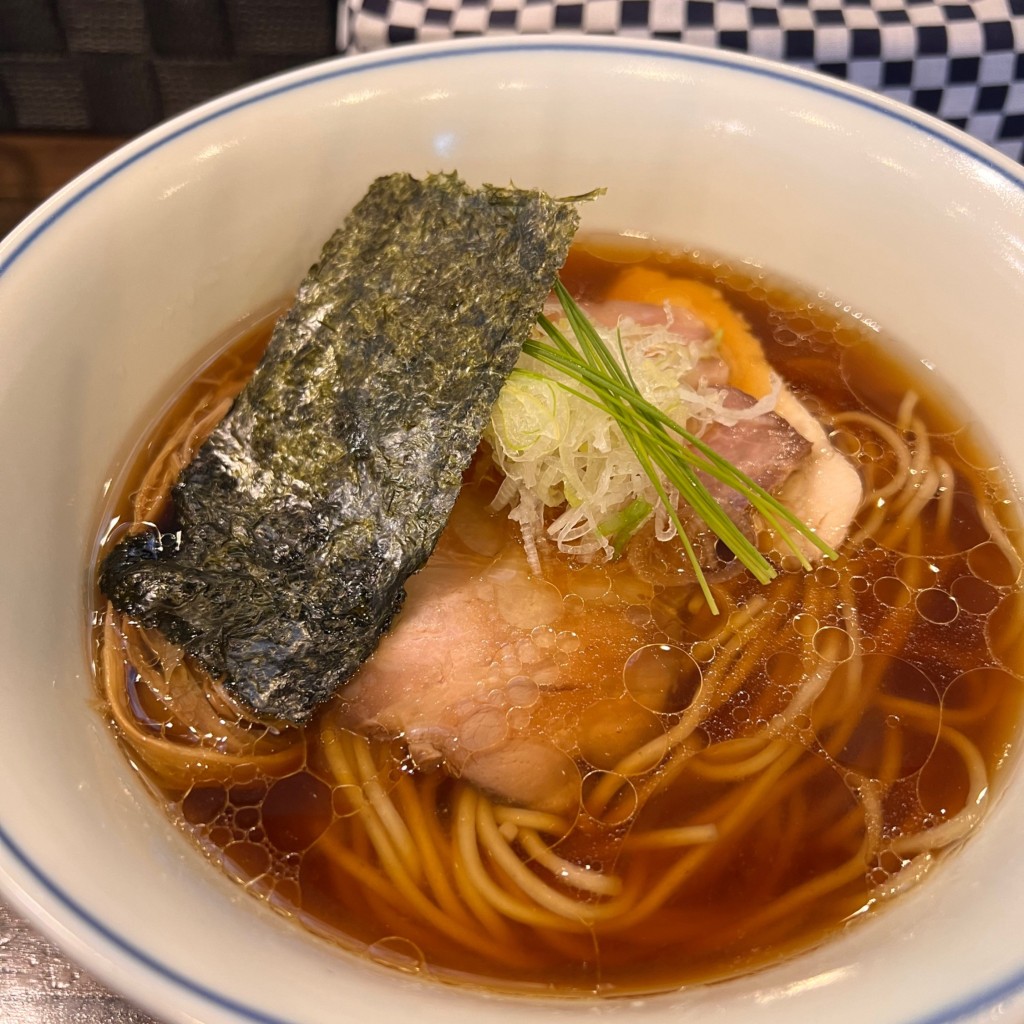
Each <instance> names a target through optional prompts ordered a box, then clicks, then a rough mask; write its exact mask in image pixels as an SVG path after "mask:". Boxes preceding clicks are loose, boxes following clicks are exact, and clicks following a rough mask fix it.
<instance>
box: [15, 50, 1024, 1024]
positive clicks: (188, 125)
mask: <svg viewBox="0 0 1024 1024" xmlns="http://www.w3.org/2000/svg"><path fill="white" fill-rule="evenodd" d="M549 51H566V52H573V53H580V52H583V53H588V52H589V53H601V54H611V55H618V56H622V57H635V56H637V55H642V56H644V57H645V58H653V59H658V60H668V61H673V62H679V63H690V64H704V65H709V66H713V67H723V68H729V69H730V70H732V71H737V72H741V73H744V74H749V75H753V76H755V77H760V78H768V79H774V80H777V81H782V82H785V83H787V84H789V85H792V86H796V87H798V88H802V89H809V90H811V91H812V92H819V93H823V94H825V95H828V96H832V97H834V98H836V99H839V100H841V101H842V102H844V103H850V104H853V105H854V106H859V107H863V108H865V109H868V110H872V111H874V112H875V113H878V114H881V115H882V116H883V117H885V118H887V119H889V120H893V121H896V122H899V123H902V124H904V125H906V126H907V127H909V128H911V129H913V130H914V131H916V132H920V133H922V134H924V135H926V136H929V137H931V138H933V139H936V140H938V141H940V142H942V143H943V144H944V145H946V146H949V147H950V148H951V149H953V150H955V151H957V152H959V153H961V154H963V155H965V156H968V157H970V159H971V160H972V161H973V162H975V163H976V164H980V165H982V166H984V167H986V168H987V169H988V170H990V171H992V172H994V173H995V174H996V175H997V176H998V177H1000V178H1002V179H1003V180H1004V181H1006V182H1007V183H1008V184H1010V185H1013V186H1015V187H1016V188H1017V189H1020V190H1022V191H1024V169H1022V168H1020V167H1018V166H1017V165H1015V164H1013V163H1012V162H1011V161H1010V160H1009V158H1004V157H1002V156H1001V155H999V154H998V153H996V152H995V151H990V150H989V149H988V148H987V147H985V146H983V145H982V144H981V143H978V142H975V141H974V140H972V139H971V138H970V137H969V136H967V135H966V134H963V133H961V132H958V131H957V130H956V129H953V128H950V127H947V126H945V125H944V124H943V123H942V122H941V121H938V120H935V119H933V118H928V117H926V116H924V115H920V114H917V112H916V111H914V110H913V109H912V108H910V107H906V108H903V107H901V105H899V104H897V103H895V102H894V101H891V100H887V99H885V98H884V97H881V96H877V95H875V94H873V93H870V92H868V91H867V90H864V89H859V88H857V87H855V86H850V85H849V84H847V83H840V82H838V81H836V82H832V81H830V80H829V79H827V78H824V77H821V76H816V75H813V74H809V73H807V72H802V71H800V70H797V69H794V68H790V67H787V66H785V65H782V64H776V63H773V62H770V61H764V60H757V59H754V58H748V57H742V58H736V57H733V58H730V57H729V56H728V55H721V54H717V53H715V52H714V51H707V52H700V51H696V50H694V49H692V48H688V47H686V46H682V45H678V44H661V45H659V44H656V43H643V42H634V43H623V42H621V41H616V40H613V39H609V40H604V41H601V40H591V39H583V38H581V37H570V38H562V39H560V38H557V37H540V36H537V37H532V38H530V39H529V40H524V39H515V40H511V41H507V42H505V41H501V42H495V41H489V42H483V43H479V42H477V43H465V42H462V43H451V42H449V43H444V44H440V45H434V46H432V45H425V46H424V45H420V46H414V47H409V48H408V49H404V50H398V51H384V53H383V55H381V54H373V55H368V57H367V58H366V59H360V58H351V57H350V58H335V59H333V60H331V61H329V62H327V63H326V70H322V71H317V70H315V68H316V67H317V66H316V65H314V70H310V69H298V70H296V71H292V72H287V73H285V74H283V75H280V76H277V77H275V78H272V79H269V80H268V82H267V83H266V84H256V85H253V86H249V87H247V88H244V89H242V90H240V91H241V93H242V94H243V95H242V97H241V98H239V99H237V100H235V101H233V102H226V103H225V105H224V106H223V107H218V109H215V110H212V111H210V112H208V113H205V114H203V113H202V111H203V110H206V109H207V107H208V106H209V104H206V105H204V106H201V107H199V108H198V109H197V111H195V112H187V113H185V114H182V115H180V116H179V117H178V118H176V119H173V120H172V121H170V122H169V124H168V126H167V134H164V135H160V137H159V138H157V139H155V140H154V141H153V142H151V143H149V144H148V145H145V146H143V148H141V149H140V150H139V151H138V152H136V153H133V154H131V155H130V156H128V157H126V158H124V159H122V160H121V161H120V162H119V163H116V164H115V165H114V166H112V167H110V168H109V169H108V170H106V171H105V172H104V173H103V174H101V175H100V176H99V177H97V178H96V180H95V181H92V182H90V183H89V184H88V185H86V186H85V187H83V188H81V189H80V190H79V191H77V192H75V193H74V194H73V195H71V196H70V197H69V198H68V199H67V200H65V201H64V202H63V203H61V202H59V201H58V202H57V205H56V206H55V208H54V209H53V210H52V211H50V212H49V213H47V214H46V215H45V216H44V218H43V219H42V220H41V222H40V223H39V224H37V225H36V226H35V227H34V228H33V229H32V230H31V231H30V232H29V234H28V235H27V236H26V237H25V238H24V239H23V240H22V241H21V242H19V243H18V244H17V245H16V246H14V248H13V249H12V251H11V252H10V253H9V254H8V255H7V256H5V257H4V258H3V259H0V277H2V276H3V275H4V274H5V273H6V272H7V271H8V270H9V269H10V268H11V267H12V266H13V265H14V264H15V262H16V261H17V260H18V259H20V258H21V256H23V255H24V254H25V253H26V252H27V251H28V249H29V248H30V247H31V246H32V244H33V243H34V242H35V241H36V239H38V238H39V237H40V236H41V235H43V234H44V233H45V232H46V231H47V230H49V228H51V227H52V226H53V225H54V224H55V223H57V222H58V221H59V220H60V219H61V218H62V217H64V216H65V215H66V214H67V213H68V212H70V211H71V210H72V209H74V208H75V207H76V206H78V205H79V204H80V203H81V202H82V201H83V200H84V199H86V198H87V197H88V196H90V195H91V194H92V193H94V192H96V191H98V190H99V189H100V188H101V187H102V186H103V185H105V184H106V183H107V182H108V181H110V180H112V179H113V178H115V177H116V176H117V175H118V174H120V173H121V172H122V171H124V170H126V169H127V168H129V167H131V166H132V165H133V164H135V163H138V162H139V161H140V160H142V159H144V158H145V157H148V156H150V155H151V154H153V153H155V152H157V151H158V150H159V149H161V148H162V147H163V146H165V145H167V144H168V143H170V142H173V141H174V140H175V139H178V138H180V137H182V136H184V135H187V134H188V133H189V132H192V131H194V130H196V129H197V128H200V127H202V126H203V125H206V124H209V123H211V122H213V121H216V120H218V119H219V118H221V117H224V116H226V115H228V114H231V113H233V112H235V111H237V110H240V109H243V108H245V107H249V106H253V105H255V104H257V103H263V102H265V101H267V100H272V99H274V98H275V97H277V96H281V95H284V94H287V93H290V92H294V91H296V90H298V89H304V88H308V87H310V86H316V85H319V84H321V83H323V82H325V81H330V80H332V79H339V78H347V77H350V76H353V75H359V74H363V73H367V72H369V73H373V72H376V71H378V70H379V69H381V68H385V67H394V66H398V65H402V64H416V63H422V62H425V61H436V60H453V59H466V58H470V57H476V56H481V55H491V54H495V53H520V54H523V53H525V54H531V53H540V52H549ZM275 83H276V84H275ZM211 103H213V104H214V105H216V104H217V103H218V101H216V100H213V101H211ZM179 121H183V122H184V123H182V124H180V125H178V126H177V127H175V125H176V124H177V123H178V122H179ZM152 131H153V132H155V133H160V132H161V131H162V129H161V128H155V129H153V130H152ZM143 138H145V136H143ZM111 159H116V157H113V158H111ZM87 173H88V172H87ZM2 245H3V243H2V240H0V248H2ZM0 846H2V847H4V848H5V849H6V850H7V851H8V852H9V853H10V854H11V855H12V857H13V858H14V860H15V861H16V862H17V863H19V864H20V865H21V866H22V867H23V868H24V869H25V870H26V871H27V872H28V873H29V874H30V875H31V876H32V877H33V878H34V879H35V880H36V881H37V882H38V883H39V884H40V886H42V888H43V889H44V891H46V892H47V893H48V894H49V895H50V896H52V897H53V898H54V899H55V900H56V901H57V902H58V903H60V904H61V905H63V906H64V907H65V908H66V909H67V910H69V911H70V912H71V913H72V914H73V915H74V916H75V917H77V918H78V919H79V920H80V921H82V922H83V923H84V924H85V925H87V926H88V927H89V928H90V929H92V930H93V931H95V932H96V933H97V934H99V935H100V936H102V937H103V939H105V940H106V941H107V942H109V943H110V944H111V945H112V946H114V947H116V948H117V949H119V950H121V951H122V952H123V953H126V954H127V955H128V956H129V957H130V958H131V959H133V960H134V961H136V962H137V963H138V964H140V965H141V966H143V967H144V968H146V969H147V970H149V971H152V972H154V973H155V974H157V975H159V976H160V977H162V978H163V979H165V980H166V981H170V982H172V983H174V984H175V985H177V986H180V987H181V988H183V989H184V990H186V991H187V992H189V993H190V994H191V995H193V996H199V997H201V998H202V999H204V1000H206V1001H208V1002H209V1003H210V1004H211V1005H213V1006H216V1007H217V1008H219V1009H221V1010H227V1011H229V1012H230V1013H233V1014H236V1015H239V1016H240V1018H241V1019H243V1020H245V1021H249V1022H252V1024H294V1021H289V1020H287V1019H285V1018H281V1017H276V1016H270V1015H268V1014H266V1013H264V1012H263V1011H261V1010H259V1009H256V1008H253V1007H251V1006H246V1005H244V1004H242V1003H237V1002H235V1001H234V1000H232V999H230V998H229V997H227V996H225V995H223V994H221V993H219V992H216V991H214V990H212V989H208V988H206V987H204V986H202V985H199V984H197V983H196V982H194V981H192V980H191V979H190V978H186V977H184V976H182V975H181V974H179V973H178V972H177V971H175V970H174V969H173V968H171V967H168V966H167V965H166V964H164V963H161V962H160V961H158V960H155V959H154V958H152V957H150V956H149V955H148V954H147V953H145V952H144V951H143V950H141V949H139V948H137V947H136V946H135V945H133V944H132V943H131V942H129V941H128V940H127V939H125V938H123V937H122V936H120V935H119V934H118V933H117V932H115V931H114V930H112V929H111V928H109V927H108V926H107V925H105V924H104V923H103V922H102V921H101V920H99V919H98V918H96V917H95V916H94V915H93V914H92V913H91V912H90V911H88V910H87V909H86V908H85V907H83V906H82V905H81V904H79V903H78V902H77V901H76V900H75V899H74V897H72V896H71V895H70V894H69V893H67V892H65V891H64V890H63V889H62V888H61V887H60V886H59V885H58V884H57V883H56V882H55V881H54V880H53V879H51V878H50V877H49V876H48V875H47V874H46V873H45V872H43V871H42V870H41V869H40V868H39V867H38V866H37V865H36V864H35V863H34V862H33V861H32V860H31V858H30V857H29V856H28V855H27V854H26V853H25V852H24V851H23V850H22V849H21V847H20V846H19V844H18V843H17V842H16V841H15V839H14V838H13V837H12V836H11V835H10V834H9V833H8V832H7V830H6V829H4V828H3V827H2V826H0ZM1022 991H1024V965H1022V967H1021V969H1020V970H1019V971H1017V972H1016V973H1014V974H1012V975H1010V976H1009V977H1007V978H1005V979H1003V980H1002V981H1000V982H998V983H996V984H993V985H991V986H990V987H988V988H986V989H983V990H982V991H980V992H978V993H975V994H974V995H972V996H969V997H967V998H965V999H963V1000H961V1001H959V1002H956V1003H953V1004H951V1005H949V1006H947V1007H945V1008H943V1009H941V1010H939V1011H937V1012H936V1013H933V1014H929V1015H928V1016H925V1017H917V1018H913V1019H911V1020H908V1021H907V1022H906V1024H955V1022H956V1021H962V1020H964V1019H965V1018H968V1017H971V1016H973V1015H974V1014H977V1013H979V1012H980V1011H982V1010H984V1009H986V1008H988V1007H991V1006H992V1005H993V1004H996V1003H998V1002H1000V1001H1002V1000H1004V999H1007V998H1009V997H1011V996H1014V995H1017V994H1019V993H1021V992H1022Z"/></svg>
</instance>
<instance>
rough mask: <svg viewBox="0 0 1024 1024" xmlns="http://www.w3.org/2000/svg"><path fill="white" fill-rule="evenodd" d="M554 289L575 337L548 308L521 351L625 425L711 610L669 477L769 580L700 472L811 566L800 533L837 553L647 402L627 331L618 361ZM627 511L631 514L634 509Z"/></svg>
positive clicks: (617, 528)
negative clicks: (537, 332) (743, 502)
mask: <svg viewBox="0 0 1024 1024" xmlns="http://www.w3.org/2000/svg"><path fill="white" fill-rule="evenodd" d="M555 294H556V296H557V297H558V301H559V302H560V303H561V306H562V309H563V311H564V312H565V317H566V320H567V321H568V323H569V327H570V329H571V331H572V334H573V336H574V338H575V342H576V343H575V344H573V343H572V341H570V340H569V338H568V337H566V335H565V334H564V333H563V332H562V331H561V330H560V329H559V328H558V327H557V326H556V325H555V324H554V323H552V321H551V320H550V319H548V317H546V316H545V315H544V314H543V313H542V314H541V315H540V316H539V317H538V323H539V325H540V327H541V329H542V330H543V332H544V334H545V335H546V336H547V338H548V340H549V342H550V344H549V343H548V342H545V341H542V340H537V339H531V340H529V341H528V342H527V343H526V345H525V346H524V347H523V351H524V352H525V353H526V354H527V355H529V356H532V357H533V358H534V359H536V360H537V361H538V362H540V363H542V364H544V365H545V366H547V367H549V368H551V369H553V370H558V371H560V372H561V373H562V374H564V375H565V376H566V377H568V378H570V380H572V381H575V382H576V383H577V384H579V385H581V389H577V388H576V387H573V386H572V384H570V383H568V382H566V381H563V380H556V381H555V382H556V383H557V384H558V385H559V386H560V387H561V388H563V389H564V390H565V391H567V392H568V393H569V394H572V395H575V396H576V397H577V398H580V399H582V400H583V401H585V402H588V403H590V404H591V405H594V406H596V407H597V408H599V409H602V410H604V411H605V412H606V413H607V414H608V415H610V416H611V417H612V418H613V419H614V420H615V421H616V423H617V424H618V425H619V428H620V429H621V430H622V433H623V435H624V436H625V438H626V441H627V442H628V444H629V446H630V447H631V448H632V449H633V452H634V453H635V454H636V457H637V460H638V461H639V463H640V465H641V466H642V467H643V470H644V473H645V474H646V475H647V477H648V478H649V479H650V481H651V485H652V487H653V488H654V491H655V493H656V494H657V495H658V499H659V501H660V502H661V504H662V506H663V507H664V509H665V512H666V514H667V515H668V517H669V519H670V520H671V522H672V525H673V526H674V527H675V529H676V532H677V533H678V535H679V539H680V542H681V543H682V545H683V549H684V551H685V552H686V557H687V560H688V561H689V563H690V565H691V567H692V568H693V571H694V573H695V575H696V577H697V582H698V584H699V585H700V588H701V591H702V592H703V594H704V597H705V599H706V600H707V602H708V606H709V607H710V609H711V610H712V612H714V613H715V614H718V606H717V605H716V603H715V599H714V596H713V595H712V593H711V588H710V586H709V585H708V581H707V578H706V577H705V575H704V571H703V569H702V568H701V566H700V563H699V561H698V559H697V555H696V552H695V551H694V549H693V544H692V543H691V541H690V538H689V537H688V536H687V534H686V531H685V529H684V528H683V524H682V522H681V521H680V519H679V515H678V513H677V512H676V508H675V505H674V503H673V502H672V500H671V499H670V498H669V496H668V493H667V489H666V486H665V484H666V483H667V484H669V485H671V487H672V488H673V489H674V490H675V491H676V492H678V494H679V497H680V499H681V500H682V501H685V502H686V503H687V504H688V505H689V506H690V507H691V508H692V509H693V510H694V512H696V514H697V515H698V516H699V517H700V518H701V520H702V521H703V522H704V523H705V525H706V526H707V527H708V528H709V529H710V530H711V531H712V532H713V533H714V535H715V536H716V537H717V538H718V539H719V540H720V541H721V542H722V543H723V544H725V546H726V547H727V548H728V549H729V550H730V551H731V552H732V553H733V554H734V555H735V556H736V558H737V559H738V560H739V561H740V563H741V564H742V565H743V566H744V567H745V568H746V569H747V570H748V571H749V572H750V573H751V574H752V575H753V576H754V577H755V579H757V580H758V581H759V582H761V583H768V582H769V581H770V580H772V579H774V578H775V576H776V575H778V573H777V570H776V569H775V566H773V565H772V564H771V562H769V561H768V559H767V558H765V556H764V555H763V554H762V553H761V552H760V551H759V550H758V549H757V547H756V546H755V545H754V544H753V543H752V542H751V541H750V540H749V539H748V538H747V537H746V536H744V534H743V532H742V531H741V530H740V528H739V527H738V526H737V525H736V523H734V522H733V521H732V519H730V518H729V516H728V514H727V513H726V512H725V510H724V509H723V508H722V506H721V505H720V504H719V503H718V502H717V501H716V500H715V497H714V495H712V494H711V492H710V491H709V490H708V488H707V486H706V485H705V484H704V482H703V481H702V480H701V478H700V475H699V474H702V473H703V474H705V475H706V476H708V477H711V478H712V479H714V480H718V481H720V482H721V483H724V484H725V485H726V486H728V487H730V488H732V489H733V490H735V491H737V492H738V493H740V494H742V495H743V496H744V498H746V499H747V501H748V502H750V504H751V506H752V507H753V508H754V509H755V510H756V511H757V512H758V513H760V515H761V516H762V517H763V519H764V520H765V522H766V523H767V524H768V525H769V526H770V527H771V528H772V529H773V530H775V532H776V533H777V534H778V536H779V537H780V538H781V540H782V541H783V543H784V544H785V545H786V546H787V547H788V548H789V549H790V550H791V551H792V552H793V554H794V555H796V557H797V559H798V560H799V561H800V564H801V565H802V566H803V567H804V568H805V569H810V567H811V566H810V563H809V562H808V560H807V558H806V557H805V556H804V554H803V553H802V552H801V550H800V549H799V547H798V546H797V544H796V541H795V538H794V534H799V535H800V536H802V537H805V538H806V539H807V540H809V541H810V542H811V543H812V544H813V545H814V546H815V547H816V548H817V549H818V550H819V551H821V552H822V554H823V555H825V556H826V557H828V558H833V559H834V558H838V557H839V556H838V554H837V553H836V552H835V551H834V550H833V549H832V548H831V547H830V546H829V545H828V544H826V543H825V542H824V541H823V540H822V539H821V538H820V537H819V536H818V535H817V534H816V533H815V532H814V530H813V529H811V528H810V527H809V526H807V525H805V524H804V523H802V522H801V521H800V520H799V519H798V518H797V517H796V516H795V515H794V514H793V513H792V512H791V511H790V510H789V509H787V508H786V506H785V505H783V504H782V502H780V501H779V500H778V499H777V498H775V497H773V496H772V495H771V494H769V493H768V492H767V491H766V490H764V488H762V487H760V486H759V485H758V484H756V483H755V482H754V481H753V480H752V479H750V477H748V476H747V475H746V474H745V473H743V472H742V471H741V470H739V469H738V468H737V467H736V466H734V465H733V464H732V463H731V462H729V461H728V460H727V459H725V458H723V457H722V456H721V455H719V454H718V453H717V452H716V451H715V450H714V449H713V448H711V447H710V446H709V445H707V444H705V443H704V442H703V441H701V439H700V438H699V437H697V436H696V435H695V434H693V433H692V432H691V431H689V430H687V429H686V428H685V427H684V426H682V425H681V424H679V423H677V422H676V421H675V420H674V419H672V417H670V416H668V415H667V414H666V413H664V412H662V410H660V409H659V408H658V407H657V406H655V405H652V404H651V403H650V402H648V401H647V400H646V399H645V398H644V397H643V395H642V394H641V393H640V390H639V388H638V387H637V386H636V382H635V381H634V379H633V375H632V372H631V371H630V369H629V363H628V360H627V359H626V353H625V349H624V347H623V345H622V338H621V336H620V337H619V339H618V347H619V355H620V359H621V361H620V360H619V359H616V358H615V356H614V355H613V353H612V351H611V350H610V349H609V347H608V345H607V344H606V343H605V341H604V339H603V338H602V337H601V335H600V334H599V333H598V331H597V329H596V328H595V327H594V325H593V324H592V323H591V322H590V321H589V320H588V319H587V317H586V314H585V313H584V312H583V310H582V309H581V308H580V307H579V305H578V304H577V302H576V301H575V300H574V299H573V297H572V296H571V295H570V294H569V292H568V291H567V290H566V288H565V286H564V285H563V284H562V283H561V282H560V281H557V282H556V283H555ZM631 510H632V512H633V513H634V514H635V512H636V511H637V509H635V508H632V509H631ZM626 518H627V519H628V520H632V519H633V515H629V516H627V517H626ZM602 525H603V529H602V532H606V533H607V534H617V535H619V536H620V537H621V536H622V531H623V527H624V526H632V527H633V529H635V525H636V524H635V523H632V522H629V523H627V522H618V521H616V522H609V523H607V524H602ZM625 539H627V538H625V537H623V538H622V540H620V541H619V543H624V541H625ZM616 546H618V545H616Z"/></svg>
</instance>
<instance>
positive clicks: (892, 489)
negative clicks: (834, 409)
mask: <svg viewBox="0 0 1024 1024" xmlns="http://www.w3.org/2000/svg"><path fill="white" fill-rule="evenodd" d="M832 419H833V423H834V424H835V425H836V426H839V425H848V424H851V423H859V424H862V425H863V426H866V427H867V428H868V429H869V430H871V431H873V432H874V433H875V434H877V435H878V436H879V437H881V438H882V439H883V440H884V441H885V442H886V443H887V444H888V445H889V448H890V450H891V451H892V453H893V455H894V456H895V458H896V470H895V472H894V473H893V476H892V480H890V482H889V483H888V484H886V485H885V486H884V487H875V488H872V489H871V493H870V499H871V503H872V504H874V502H875V500H877V499H878V498H891V497H892V496H893V495H894V494H896V493H897V491H900V490H902V488H903V486H904V482H905V480H906V478H907V476H908V474H909V471H910V465H911V454H910V447H909V446H908V445H907V443H906V442H905V441H904V440H903V439H902V438H901V437H900V436H899V433H898V432H897V431H896V430H894V429H893V428H892V427H891V426H889V424H887V423H885V422H884V421H883V420H880V419H879V418H878V417H877V416H873V415H872V414H871V413H866V412H842V413H838V414H837V415H835V416H833V418H832ZM861 507H862V508H863V507H864V505H862V506H861Z"/></svg>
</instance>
